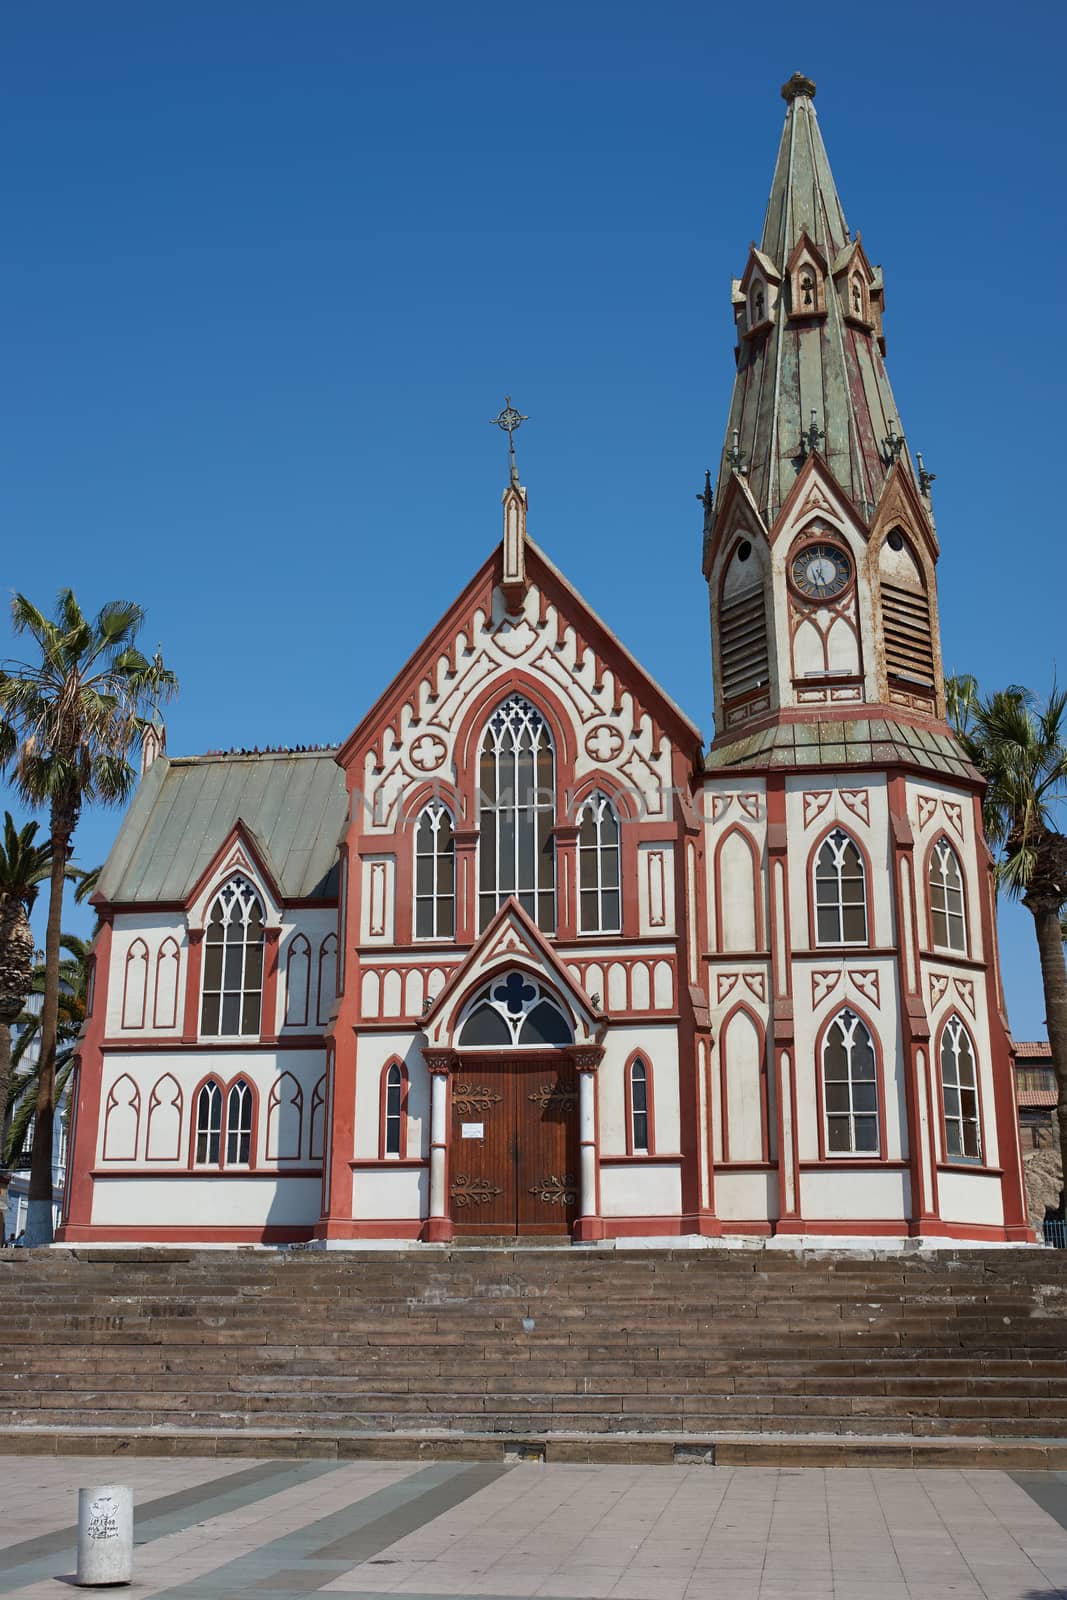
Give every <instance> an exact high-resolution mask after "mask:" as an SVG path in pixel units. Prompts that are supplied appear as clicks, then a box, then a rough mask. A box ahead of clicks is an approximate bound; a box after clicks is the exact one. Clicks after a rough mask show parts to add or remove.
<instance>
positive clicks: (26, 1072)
mask: <svg viewBox="0 0 1067 1600" xmlns="http://www.w3.org/2000/svg"><path fill="white" fill-rule="evenodd" d="M60 942H61V945H62V947H63V949H64V950H65V951H66V952H67V959H66V960H65V961H60V963H59V1009H58V1017H57V1023H56V1066H55V1072H56V1105H57V1106H58V1105H61V1104H62V1102H63V1096H64V1094H65V1093H66V1089H67V1085H68V1083H69V1082H70V1077H71V1073H72V1072H73V1070H74V1052H75V1049H76V1047H77V1040H78V1035H79V1034H80V1033H81V1029H82V1024H83V1023H84V1021H85V1007H86V1000H87V996H88V992H89V952H90V944H89V941H87V940H85V939H77V938H75V937H74V935H73V934H69V933H65V934H63V935H62V938H61V941H60ZM44 987H45V968H44V963H43V962H38V963H37V965H36V967H35V968H34V970H33V973H32V975H31V982H30V989H29V993H30V994H41V995H43V993H44ZM18 1021H19V1036H18V1040H17V1041H16V1044H15V1048H14V1050H13V1051H12V1053H11V1064H12V1066H13V1068H14V1069H15V1077H14V1081H13V1082H12V1084H11V1089H10V1099H9V1110H10V1112H11V1122H10V1125H9V1127H8V1131H7V1136H6V1138H5V1140H4V1147H3V1151H2V1152H0V1160H3V1161H4V1162H5V1163H6V1164H7V1165H8V1166H10V1165H12V1164H13V1163H14V1162H16V1161H17V1160H18V1157H19V1153H20V1152H21V1151H22V1150H23V1149H24V1148H25V1143H26V1130H27V1129H28V1127H29V1125H30V1120H31V1118H32V1117H33V1114H34V1112H35V1110H36V1107H37V1088H38V1084H39V1077H40V1065H41V1063H40V1057H39V1055H38V1056H37V1058H36V1059H34V1060H33V1061H31V1062H26V1064H25V1065H23V1063H24V1062H25V1061H26V1056H27V1055H28V1054H29V1053H30V1047H31V1045H33V1044H34V1042H35V1041H39V1040H40V1035H41V1012H40V1011H25V1012H23V1014H22V1015H21V1016H20V1017H19V1018H18Z"/></svg>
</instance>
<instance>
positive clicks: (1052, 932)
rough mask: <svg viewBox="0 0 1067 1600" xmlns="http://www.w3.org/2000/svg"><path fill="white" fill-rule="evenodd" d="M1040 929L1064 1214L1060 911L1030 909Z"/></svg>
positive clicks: (1066, 1144)
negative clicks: (1056, 1093)
mask: <svg viewBox="0 0 1067 1600" xmlns="http://www.w3.org/2000/svg"><path fill="white" fill-rule="evenodd" d="M1030 910H1031V912H1032V913H1033V918H1034V926H1035V928H1036V930H1037V948H1038V952H1039V954H1040V956H1041V982H1042V984H1043V986H1044V991H1045V1025H1046V1027H1047V1028H1048V1042H1049V1044H1050V1045H1051V1046H1052V1065H1053V1067H1054V1068H1055V1069H1056V1083H1057V1089H1058V1099H1057V1103H1056V1116H1057V1119H1058V1121H1059V1131H1060V1159H1061V1161H1062V1163H1063V1167H1062V1174H1063V1175H1062V1176H1061V1179H1060V1183H1061V1189H1060V1214H1061V1215H1062V1214H1063V1187H1062V1186H1063V1185H1064V1184H1067V956H1065V951H1064V947H1063V936H1062V934H1061V933H1060V919H1059V910H1058V908H1057V907H1053V906H1043V907H1035V906H1031V907H1030Z"/></svg>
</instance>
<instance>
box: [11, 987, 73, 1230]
mask: <svg viewBox="0 0 1067 1600" xmlns="http://www.w3.org/2000/svg"><path fill="white" fill-rule="evenodd" d="M42 1001H43V996H42V995H39V994H31V995H30V996H28V998H27V1000H26V1005H25V1010H26V1011H32V1012H39V1011H40V1009H41V1004H42ZM18 1035H19V1029H18V1027H17V1026H16V1027H15V1028H14V1029H13V1030H12V1041H11V1042H12V1044H14V1043H15V1042H16V1041H17V1039H18ZM37 1055H38V1045H37V1041H36V1040H35V1039H34V1040H31V1041H30V1043H29V1044H28V1045H27V1047H26V1054H25V1055H24V1056H23V1058H22V1060H23V1064H24V1065H25V1066H32V1065H33V1064H34V1062H36V1060H37ZM68 1100H69V1096H68V1095H64V1097H63V1100H62V1102H61V1104H60V1105H59V1106H58V1107H57V1110H56V1119H55V1126H54V1128H53V1130H52V1222H53V1226H54V1227H58V1225H59V1221H60V1217H61V1214H62V1205H63V1191H64V1189H65V1187H66V1182H67V1116H66V1112H67V1102H68ZM12 1111H14V1107H13V1108H12ZM8 1121H9V1122H10V1118H9V1119H8ZM4 1136H5V1139H6V1128H5V1130H4ZM32 1149H33V1118H32V1117H31V1118H30V1120H29V1123H28V1124H27V1127H26V1134H25V1137H24V1138H23V1141H22V1152H21V1154H20V1155H19V1156H18V1157H17V1158H16V1160H15V1161H14V1162H13V1164H12V1168H11V1176H10V1180H9V1182H8V1186H7V1213H6V1215H5V1217H4V1219H3V1221H4V1243H5V1244H14V1243H15V1242H16V1240H17V1239H18V1238H19V1237H20V1236H21V1234H22V1231H23V1229H24V1228H25V1226H26V1218H27V1215H28V1211H29V1194H30V1156H31V1152H32Z"/></svg>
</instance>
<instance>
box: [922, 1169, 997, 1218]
mask: <svg viewBox="0 0 1067 1600" xmlns="http://www.w3.org/2000/svg"><path fill="white" fill-rule="evenodd" d="M937 1195H938V1203H939V1208H940V1211H941V1217H942V1220H943V1221H945V1222H984V1223H990V1224H992V1225H993V1226H994V1227H996V1226H999V1225H1000V1224H1002V1223H1003V1221H1004V1206H1003V1203H1002V1199H1001V1192H1000V1179H999V1178H994V1177H986V1176H984V1174H982V1173H980V1172H965V1171H957V1172H945V1171H941V1172H939V1173H938V1175H937Z"/></svg>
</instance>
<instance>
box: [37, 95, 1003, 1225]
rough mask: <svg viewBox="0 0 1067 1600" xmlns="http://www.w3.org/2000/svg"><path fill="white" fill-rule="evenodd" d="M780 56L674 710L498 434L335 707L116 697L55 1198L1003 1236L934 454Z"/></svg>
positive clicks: (879, 289)
mask: <svg viewBox="0 0 1067 1600" xmlns="http://www.w3.org/2000/svg"><path fill="white" fill-rule="evenodd" d="M782 92H783V97H784V99H785V101H786V103H787V105H786V115H785V128H784V132H783V135H782V141H781V147H780V150H779V153H778V160H777V165H776V167H775V171H774V178H773V182H772V186H771V194H770V201H769V204H768V206H767V214H766V220H765V222H764V226H763V234H762V237H761V239H760V242H759V245H758V246H756V245H753V246H752V248H751V250H750V252H749V255H748V260H747V262H746V263H745V265H744V270H743V273H742V275H741V276H740V278H737V279H735V280H734V282H733V290H732V310H733V317H734V321H735V324H736V334H737V348H736V375H735V378H734V390H733V400H732V404H731V408H730V416H729V421H728V423H727V427H726V434H725V444H724V448H723V452H722V457H721V463H720V467H719V472H718V481H717V484H716V485H715V487H714V488H713V487H712V485H711V481H710V475H709V478H708V482H707V486H706V489H705V493H704V495H703V497H702V498H703V502H704V538H703V571H704V576H705V578H706V581H707V584H708V593H709V600H710V611H711V638H712V670H713V677H714V689H715V737H714V739H713V741H712V743H711V745H710V747H709V746H707V745H706V744H705V741H704V739H703V738H702V736H701V733H700V731H699V729H698V728H697V727H696V726H695V725H694V724H693V723H692V722H691V721H690V719H689V717H688V716H687V715H686V713H685V712H684V711H683V710H681V709H680V708H679V707H678V706H676V705H675V704H674V702H673V701H672V700H671V699H670V697H669V696H668V695H667V694H665V693H664V691H663V690H662V689H661V688H660V687H659V686H658V684H657V683H656V682H655V681H654V680H653V679H652V678H651V677H650V676H649V674H648V673H647V672H646V671H645V670H644V668H643V667H642V666H641V665H640V664H639V663H638V662H637V661H635V660H634V659H633V657H632V656H631V655H630V654H629V653H628V651H627V650H626V648H625V646H624V645H623V644H622V643H621V642H620V641H619V639H618V638H617V637H616V636H615V634H614V633H613V632H612V630H611V628H610V627H609V626H608V625H607V624H606V623H605V622H603V621H602V620H601V619H600V617H599V616H598V615H597V614H596V612H595V611H594V610H592V608H591V607H590V605H589V603H588V602H587V601H586V600H585V599H584V598H583V597H582V596H581V595H580V594H578V593H577V592H576V590H575V589H574V588H573V587H572V586H571V584H570V583H569V582H568V580H567V578H566V576H565V574H564V573H563V572H562V571H561V570H560V568H559V567H558V566H557V565H556V564H555V562H554V560H553V559H551V557H550V556H549V555H548V554H546V553H545V551H544V550H542V549H541V548H540V547H539V545H537V544H535V543H534V541H533V540H532V539H531V538H530V536H529V534H528V532H527V497H526V491H525V489H524V488H523V487H522V486H521V484H520V482H519V478H518V473H517V470H516V468H515V458H514V453H513V452H512V453H511V456H510V461H511V477H510V481H509V482H508V484H507V486H506V488H505V489H504V495H503V529H502V535H501V537H500V538H499V539H498V540H497V542H496V543H495V544H494V546H493V548H492V549H491V550H490V553H489V554H488V556H487V558H486V560H485V561H484V563H483V564H482V566H481V567H480V568H479V570H478V571H477V572H475V573H474V574H473V576H472V577H471V578H470V581H469V582H468V583H467V585H466V587H465V588H464V589H463V591H462V593H461V594H460V595H459V596H458V597H457V598H456V600H455V601H454V603H453V604H452V605H451V607H450V608H449V610H448V611H447V612H446V613H445V615H444V616H443V617H442V618H441V620H440V622H439V623H438V624H437V626H436V627H435V628H434V630H433V631H432V633H431V634H430V635H429V637H428V638H427V639H426V640H425V641H424V642H423V643H422V644H421V645H419V647H418V648H417V650H416V651H415V653H414V654H413V655H412V657H411V659H410V660H409V661H408V662H407V664H406V665H403V666H401V667H400V670H399V672H398V673H397V676H396V677H395V678H394V680H393V682H392V684H391V685H390V687H389V688H388V689H387V690H386V692H385V693H384V694H383V695H382V697H381V698H380V699H379V700H378V701H377V703H376V704H375V705H373V706H371V707H370V708H369V709H368V710H367V711H366V712H365V714H364V715H363V716H362V719H361V720H360V721H359V723H358V725H357V726H356V727H355V729H354V731H353V732H352V733H351V734H350V736H349V737H348V738H347V739H346V740H345V742H344V743H343V744H342V745H341V746H340V748H338V749H332V748H331V749H325V750H318V749H317V750H297V751H291V750H278V751H266V752H254V753H249V752H246V751H237V752H230V753H228V754H210V755H206V756H189V757H173V758H172V757H168V755H167V754H166V749H165V743H166V741H165V735H164V733H163V731H162V729H161V728H160V729H158V730H156V729H153V730H151V731H150V732H149V735H148V737H147V739H146V743H145V750H144V768H145V770H144V775H143V778H142V781H141V784H140V787H139V789H138V791H137V793H136V796H135V798H134V800H133V802H132V804H131V806H130V809H129V812H128V814H127V816H126V818H125V820H124V822H123V824H122V828H121V831H120V833H119V836H118V839H117V841H116V844H115V846H114V849H113V850H112V852H111V855H110V857H109V859H108V862H107V865H106V867H105V869H104V872H103V875H102V877H101V880H100V887H99V892H98V895H97V897H96V903H97V907H98V910H99V913H100V916H101V919H102V927H101V931H100V933H99V936H98V938H97V942H96V947H95V982H94V990H95V993H94V998H93V1001H92V1004H91V1009H90V1014H89V1017H88V1021H87V1024H86V1028H85V1031H84V1035H83V1038H82V1041H81V1045H80V1058H79V1066H78V1076H77V1088H76V1092H75V1111H74V1118H73V1127H72V1156H71V1161H70V1169H69V1177H68V1183H67V1192H66V1197H65V1202H64V1217H63V1225H62V1228H61V1229H60V1233H59V1237H60V1238H61V1239H62V1240H65V1241H67V1242H69V1243H87V1242H88V1243H91V1242H101V1243H105V1242H121V1241H131V1242H132V1241H146V1242H174V1243H181V1244H193V1243H201V1244H210V1243H230V1244H232V1243H238V1242H247V1243H279V1244H280V1243H295V1242H313V1241H318V1242H321V1243H323V1244H325V1245H338V1246H339V1245H343V1244H345V1243H357V1244H358V1243H359V1242H360V1241H395V1242H403V1241H410V1242H411V1243H412V1244H416V1243H418V1242H421V1243H428V1244H433V1243H438V1244H441V1243H447V1242H448V1241H451V1240H453V1239H455V1238H459V1237H462V1236H494V1235H495V1236H499V1235H522V1236H527V1235H529V1236H541V1235H556V1236H561V1237H563V1238H567V1237H569V1238H570V1239H572V1240H573V1241H575V1242H576V1243H590V1242H595V1241H599V1240H617V1241H618V1240H626V1239H638V1238H641V1239H645V1240H649V1239H660V1238H662V1239H673V1240H675V1241H676V1242H678V1241H679V1240H680V1239H682V1238H683V1236H691V1237H692V1240H693V1242H697V1241H699V1240H700V1239H701V1238H703V1239H706V1240H714V1239H716V1238H723V1237H729V1236H738V1237H742V1236H744V1237H752V1236H769V1235H772V1234H782V1235H792V1236H796V1237H809V1238H811V1237H825V1236H837V1237H839V1238H842V1239H844V1238H871V1237H885V1238H906V1237H921V1238H925V1239H934V1240H936V1239H959V1240H973V1241H984V1242H988V1241H1002V1242H1004V1241H1011V1240H1018V1241H1026V1240H1029V1239H1031V1238H1032V1233H1031V1231H1030V1228H1029V1225H1028V1222H1027V1213H1026V1204H1025V1198H1024V1193H1023V1183H1022V1176H1021V1157H1020V1150H1019V1137H1018V1130H1017V1120H1016V1104H1015V1088H1014V1070H1013V1062H1012V1050H1011V1042H1010V1039H1009V1036H1008V1031H1007V1023H1006V1017H1005V1008H1004V996H1003V991H1002V988H1001V982H1000V975H999V969H998V960H997V948H996V920H995V893H994V888H993V882H992V875H991V862H990V857H989V854H988V851H987V849H986V846H985V844H984V842H983V838H982V833H981V818H980V804H979V802H980V792H981V784H980V780H979V778H978V776H977V774H976V773H975V772H974V770H973V769H972V768H971V767H970V766H969V765H968V763H967V761H966V760H965V758H964V756H963V754H962V752H961V750H960V749H959V747H958V746H957V744H956V743H955V741H954V740H953V737H952V735H951V733H950V731H949V728H948V726H947V724H946V722H945V697H944V682H943V677H942V666H941V650H940V642H939V628H938V608H937V584H936V565H937V558H938V549H939V546H938V536H937V532H936V529H935V525H934V518H933V513H932V510H931V501H930V485H931V475H930V474H929V473H928V472H927V471H926V470H925V469H924V467H923V463H922V458H921V456H917V455H913V453H912V451H911V450H910V449H909V446H908V443H907V441H906V439H905V436H904V433H903V428H902V423H901V421H900V413H899V411H898V410H897V407H896V403H895V401H894V399H893V395H892V392H891V390H890V386H889V379H888V376H887V373H886V366H885V359H884V357H885V336H884V333H883V315H884V311H885V287H884V283H883V278H882V271H881V268H880V267H876V266H874V265H872V263H871V262H870V260H869V259H868V256H867V252H866V249H865V247H864V244H863V242H862V240H861V238H860V236H859V235H858V234H855V235H854V234H852V233H850V231H849V229H848V226H847V224H846V222H845V217H844V213H843V211H842V207H841V202H840V200H839V198H838V195H837V190H836V188H835V185H834V181H833V178H832V176H831V172H830V167H829V164H828V161H827V157H826V152H825V149H824V147H823V142H822V137H821V134H820V131H819V126H818V122H817V120H816V114H815V106H814V95H815V85H814V84H813V83H812V82H811V81H810V79H807V78H804V77H802V76H801V75H800V74H795V75H794V76H793V77H792V78H791V79H790V81H789V82H788V83H787V84H786V85H785V88H784V89H783V91H782ZM521 420H522V419H521V418H520V416H519V414H518V412H516V411H514V410H512V408H511V405H510V401H509V402H508V407H507V410H506V411H505V412H503V413H502V414H501V417H500V419H499V421H500V422H501V425H502V426H503V427H506V428H507V429H508V431H509V438H510V436H511V434H512V432H513V429H514V427H515V426H516V425H517V423H518V422H519V421H521ZM542 537H543V538H544V541H545V544H546V545H547V546H548V547H549V549H551V548H552V533H551V529H550V528H549V529H545V530H543V533H542Z"/></svg>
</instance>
